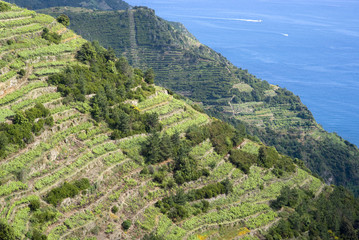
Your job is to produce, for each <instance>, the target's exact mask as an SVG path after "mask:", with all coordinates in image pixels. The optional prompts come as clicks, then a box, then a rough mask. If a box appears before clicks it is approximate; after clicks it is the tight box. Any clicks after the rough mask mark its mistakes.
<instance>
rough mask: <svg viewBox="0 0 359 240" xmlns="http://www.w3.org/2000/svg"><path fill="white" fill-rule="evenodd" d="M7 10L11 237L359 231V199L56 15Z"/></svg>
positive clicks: (5, 152)
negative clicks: (74, 29) (165, 85)
mask: <svg viewBox="0 0 359 240" xmlns="http://www.w3.org/2000/svg"><path fill="white" fill-rule="evenodd" d="M0 9H1V12H0V18H1V20H0V24H1V26H2V28H3V30H4V31H2V34H3V35H2V36H3V37H2V38H1V39H0V42H1V52H0V54H1V56H2V58H1V59H2V67H1V72H2V74H1V78H2V79H4V80H3V81H2V82H1V85H0V90H1V91H2V93H1V98H0V109H1V114H2V115H1V120H0V122H1V123H0V141H1V145H0V150H1V151H0V153H1V161H0V182H1V185H0V218H1V220H0V238H1V239H207V238H208V239H209V238H211V239H258V238H263V237H264V236H266V238H267V239H273V237H272V236H274V237H277V238H278V236H279V237H283V238H285V237H286V235H285V234H289V235H291V234H296V236H297V235H302V236H303V237H308V236H310V237H313V236H320V237H322V238H326V237H327V238H329V237H336V236H340V237H350V236H352V235H349V234H357V233H356V231H357V230H356V229H354V227H353V226H356V225H355V224H354V223H355V222H357V221H358V220H359V213H358V209H359V208H358V207H357V206H358V201H357V200H356V199H354V197H353V196H352V195H350V193H348V192H347V191H345V190H344V189H341V188H336V187H329V186H327V185H325V184H324V183H323V182H322V181H320V180H319V179H317V178H315V177H313V176H312V175H311V174H310V173H309V172H310V171H309V170H307V169H306V168H305V167H304V166H303V164H302V163H301V162H300V161H298V160H296V161H295V162H294V161H293V160H292V159H290V158H289V157H287V156H284V155H280V154H278V153H277V151H276V150H275V149H274V148H269V147H266V146H264V145H263V144H261V143H260V142H256V141H254V140H253V139H254V138H253V137H251V136H248V135H246V134H245V133H243V132H240V131H238V130H235V129H234V128H233V127H231V126H230V125H228V124H225V123H224V122H221V121H219V120H217V119H214V118H210V117H208V116H207V115H206V114H204V113H201V112H199V111H197V110H196V109H197V108H198V107H197V106H196V105H193V104H192V103H191V102H190V101H187V102H185V101H184V100H180V99H179V97H178V96H177V95H172V94H169V93H168V91H167V90H166V89H164V88H161V87H158V86H154V85H153V84H152V82H153V79H152V77H151V74H150V73H149V72H148V71H146V72H145V73H143V72H142V71H141V70H139V69H133V68H132V67H130V66H129V65H128V64H127V62H126V61H125V60H124V59H116V58H115V57H114V55H113V53H112V52H111V51H108V50H106V49H104V48H102V47H101V46H99V45H98V44H97V43H92V44H90V43H88V42H86V41H85V40H84V39H82V38H81V37H79V36H78V35H75V34H74V33H73V32H72V31H70V30H67V29H66V28H65V27H64V26H62V25H61V24H58V23H57V22H56V21H55V19H53V18H51V17H48V16H46V15H41V14H36V13H34V12H32V11H28V10H24V9H21V8H18V7H16V6H14V5H8V4H4V2H2V1H0ZM33 26H37V28H36V29H37V30H33V29H35V27H33ZM45 29H48V30H45ZM59 36H61V37H59ZM11 71H13V72H14V73H13V74H9V72H11ZM9 75H10V77H4V76H9ZM11 75H13V76H11ZM251 139H252V140H251ZM323 202H324V203H325V204H323ZM311 204H312V205H311ZM318 211H320V212H318ZM333 212H334V214H333ZM298 215H299V216H298ZM349 215H350V216H349ZM319 216H320V217H323V218H325V219H324V220H322V221H319V220H318V219H317V218H318V217H319ZM328 216H329V217H328ZM281 219H282V220H281ZM287 219H290V220H293V219H296V222H294V221H287ZM291 222H293V224H295V225H297V226H298V227H297V228H295V229H294V228H293V229H292V230H290V231H285V232H283V231H282V230H281V229H282V228H283V226H282V225H283V224H287V223H291ZM308 224H309V225H310V226H312V227H310V228H309V225H308ZM319 224H323V226H322V225H319ZM338 224H339V225H338ZM285 226H287V225H285ZM338 226H339V227H338ZM342 229H344V230H343V231H342ZM346 229H348V231H346ZM267 230H269V232H267ZM328 230H330V231H328ZM267 233H268V234H267ZM289 235H288V236H289ZM293 236H294V235H293ZM350 239H355V238H350Z"/></svg>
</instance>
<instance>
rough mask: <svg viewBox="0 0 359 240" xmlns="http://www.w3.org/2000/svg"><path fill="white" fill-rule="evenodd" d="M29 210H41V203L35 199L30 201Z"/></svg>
mask: <svg viewBox="0 0 359 240" xmlns="http://www.w3.org/2000/svg"><path fill="white" fill-rule="evenodd" d="M29 208H30V210H31V211H36V210H37V209H39V208H40V201H39V200H38V199H34V200H31V201H30V204H29Z"/></svg>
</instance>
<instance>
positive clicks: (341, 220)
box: [266, 187, 359, 240]
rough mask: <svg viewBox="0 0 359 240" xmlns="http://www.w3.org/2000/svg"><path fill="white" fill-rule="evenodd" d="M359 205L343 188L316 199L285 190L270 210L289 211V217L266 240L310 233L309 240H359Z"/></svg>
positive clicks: (299, 191)
mask: <svg viewBox="0 0 359 240" xmlns="http://www.w3.org/2000/svg"><path fill="white" fill-rule="evenodd" d="M358 204H359V202H358V200H357V199H355V198H354V196H353V194H352V193H350V192H349V191H348V190H346V189H344V188H343V187H336V188H334V190H333V191H328V190H327V191H325V192H323V194H321V195H320V196H317V197H314V195H313V194H312V193H311V192H308V191H306V190H303V189H296V188H294V189H290V188H289V187H285V188H283V189H282V190H281V194H280V195H279V196H278V198H277V199H276V200H275V201H273V202H272V204H271V206H272V207H273V208H274V209H280V208H282V207H287V210H286V211H287V214H288V215H289V216H287V217H286V219H282V220H280V222H279V223H278V225H277V226H275V227H272V228H271V229H270V230H269V232H268V234H267V236H266V238H267V239H268V240H272V239H290V238H294V237H298V236H301V235H303V234H306V233H308V235H309V239H348V240H349V239H351V240H355V239H358V237H359V232H358V230H357V229H358V226H357V225H358V221H359V205H358ZM290 209H292V210H295V211H294V212H292V211H291V210H290Z"/></svg>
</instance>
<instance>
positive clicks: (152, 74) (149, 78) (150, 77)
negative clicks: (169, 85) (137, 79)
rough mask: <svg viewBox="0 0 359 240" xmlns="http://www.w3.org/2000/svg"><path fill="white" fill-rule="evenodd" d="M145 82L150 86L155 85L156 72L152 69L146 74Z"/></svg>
mask: <svg viewBox="0 0 359 240" xmlns="http://www.w3.org/2000/svg"><path fill="white" fill-rule="evenodd" d="M145 82H146V83H148V84H153V83H154V82H155V72H154V71H153V69H152V68H150V69H148V70H147V71H146V72H145Z"/></svg>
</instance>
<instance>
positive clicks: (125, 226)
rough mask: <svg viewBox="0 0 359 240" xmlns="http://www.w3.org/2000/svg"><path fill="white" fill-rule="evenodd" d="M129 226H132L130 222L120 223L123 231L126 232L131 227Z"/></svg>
mask: <svg viewBox="0 0 359 240" xmlns="http://www.w3.org/2000/svg"><path fill="white" fill-rule="evenodd" d="M131 225H132V222H131V220H125V221H123V223H122V227H123V229H124V230H128V229H129V228H130V227H131Z"/></svg>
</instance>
